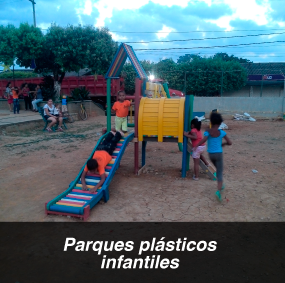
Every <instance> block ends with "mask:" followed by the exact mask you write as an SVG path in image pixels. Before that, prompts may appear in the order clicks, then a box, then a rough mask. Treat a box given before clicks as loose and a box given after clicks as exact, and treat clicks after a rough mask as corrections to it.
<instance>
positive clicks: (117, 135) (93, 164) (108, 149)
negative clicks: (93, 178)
mask: <svg viewBox="0 0 285 283" xmlns="http://www.w3.org/2000/svg"><path fill="white" fill-rule="evenodd" d="M122 136H123V133H121V132H115V131H111V132H109V133H108V134H107V135H106V137H105V138H104V140H103V141H102V142H101V144H100V145H99V146H98V147H97V149H96V151H95V153H94V155H93V157H92V159H89V160H88V161H87V165H86V166H85V168H84V171H83V173H82V175H81V182H82V190H88V188H87V185H86V182H85V177H86V175H87V173H88V172H90V173H91V174H96V173H97V171H98V172H99V175H100V181H99V183H98V184H97V185H96V186H94V187H93V188H92V189H91V190H90V192H91V193H96V191H97V190H98V189H99V188H100V187H101V186H102V185H103V184H104V182H105V179H106V175H105V167H106V166H107V164H108V163H109V162H110V161H111V160H112V154H113V152H114V150H115V148H116V146H117V143H118V142H119V140H120V139H121V138H122Z"/></svg>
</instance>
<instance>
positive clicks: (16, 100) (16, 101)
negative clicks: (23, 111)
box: [12, 87, 20, 114]
mask: <svg viewBox="0 0 285 283" xmlns="http://www.w3.org/2000/svg"><path fill="white" fill-rule="evenodd" d="M12 93H13V104H14V114H16V111H17V114H19V111H20V104H19V89H18V88H17V87H14V88H13V89H12Z"/></svg>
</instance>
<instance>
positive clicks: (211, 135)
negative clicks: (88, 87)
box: [81, 91, 232, 201]
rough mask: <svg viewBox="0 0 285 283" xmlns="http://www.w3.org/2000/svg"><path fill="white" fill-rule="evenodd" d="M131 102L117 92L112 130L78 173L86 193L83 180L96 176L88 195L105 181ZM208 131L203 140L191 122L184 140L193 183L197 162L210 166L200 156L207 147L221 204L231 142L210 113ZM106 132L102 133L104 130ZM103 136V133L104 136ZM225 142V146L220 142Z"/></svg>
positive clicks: (216, 116) (217, 118)
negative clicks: (191, 163) (225, 148)
mask: <svg viewBox="0 0 285 283" xmlns="http://www.w3.org/2000/svg"><path fill="white" fill-rule="evenodd" d="M131 104H132V103H131V102H130V101H128V100H126V95H125V92H124V91H119V93H118V101H117V102H115V103H114V105H113V107H112V113H114V114H116V117H115V129H112V131H110V132H109V133H108V134H107V135H106V136H105V138H104V140H103V141H102V142H101V144H100V145H99V146H98V147H97V150H96V151H95V153H94V155H93V157H92V158H91V159H90V160H88V161H87V164H86V167H85V169H84V171H83V173H82V176H81V181H82V189H83V190H88V187H87V185H86V181H85V177H86V175H87V173H88V172H89V174H90V173H91V174H96V173H99V175H100V181H99V183H98V184H97V185H96V186H94V187H93V188H91V190H90V192H91V193H95V192H96V191H97V189H99V188H100V187H101V186H102V185H103V183H104V181H105V178H106V176H105V167H106V166H107V164H108V163H109V162H110V161H111V160H112V154H113V152H114V150H115V148H116V145H117V143H118V141H119V140H120V139H121V137H122V136H123V135H124V133H126V132H127V116H128V112H129V107H130V106H131ZM210 122H211V128H209V129H207V130H206V131H205V133H204V137H203V135H202V131H201V126H202V125H201V124H202V123H201V121H198V119H196V118H195V119H193V120H192V121H191V131H190V132H184V136H186V137H188V138H190V139H191V142H192V146H193V148H192V158H193V160H194V175H193V180H195V181H198V180H199V162H200V159H201V160H202V161H203V162H204V164H205V165H206V166H207V167H208V166H210V164H209V162H208V161H207V159H206V158H205V157H204V156H203V153H204V152H205V150H206V142H207V143H208V150H207V151H208V154H209V158H210V160H211V162H212V163H213V164H214V166H215V167H216V177H217V183H218V186H217V187H218V189H217V191H216V193H215V195H216V197H217V199H218V200H219V201H222V192H223V190H224V189H225V185H224V183H223V148H222V147H223V146H225V145H231V144H232V142H231V140H230V139H229V137H228V136H227V133H226V132H225V131H223V130H220V129H219V127H220V125H221V124H222V122H223V118H222V116H221V114H219V113H212V114H211V116H210ZM104 132H106V129H105V130H104ZM104 132H103V133H104ZM223 139H225V142H223Z"/></svg>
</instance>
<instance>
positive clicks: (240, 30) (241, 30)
mask: <svg viewBox="0 0 285 283" xmlns="http://www.w3.org/2000/svg"><path fill="white" fill-rule="evenodd" d="M270 30H276V31H281V30H285V28H281V29H239V30H192V31H171V32H169V31H110V32H114V33H192V32H244V31H270Z"/></svg>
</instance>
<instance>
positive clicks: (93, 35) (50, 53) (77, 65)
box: [36, 25, 116, 99]
mask: <svg viewBox="0 0 285 283" xmlns="http://www.w3.org/2000/svg"><path fill="white" fill-rule="evenodd" d="M115 51H116V44H115V43H114V41H113V40H112V37H111V35H110V34H109V33H108V30H107V29H95V28H94V27H92V26H88V27H82V26H72V25H70V26H68V27H66V28H63V27H60V26H57V25H52V26H51V27H50V28H49V29H48V32H47V34H46V35H45V43H44V46H43V48H42V51H41V56H40V58H38V59H37V60H36V65H37V68H36V71H37V72H41V73H48V72H52V73H53V77H54V88H55V91H56V99H58V98H59V96H60V89H61V83H62V80H63V79H64V76H65V73H66V72H71V71H75V72H78V71H79V70H80V69H82V68H88V67H90V68H91V69H92V70H93V71H94V72H100V73H104V72H106V71H107V69H108V67H109V65H110V63H111V60H112V58H113V55H114V53H115Z"/></svg>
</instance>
